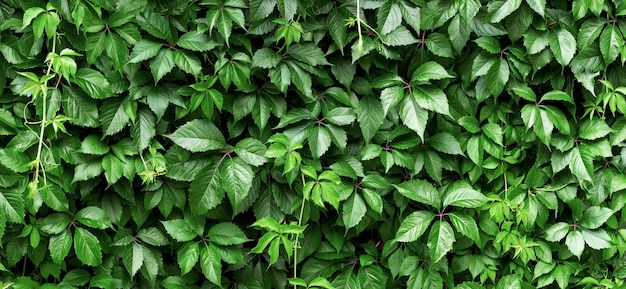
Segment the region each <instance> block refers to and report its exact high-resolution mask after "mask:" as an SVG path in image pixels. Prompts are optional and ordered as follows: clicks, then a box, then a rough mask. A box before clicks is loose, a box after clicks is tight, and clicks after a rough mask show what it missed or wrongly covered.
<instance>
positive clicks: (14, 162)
mask: <svg viewBox="0 0 626 289" xmlns="http://www.w3.org/2000/svg"><path fill="white" fill-rule="evenodd" d="M30 161H31V160H30V159H29V158H28V157H27V156H26V155H25V154H24V153H22V152H20V151H18V150H16V149H10V148H3V149H0V165H1V166H4V167H6V168H7V169H9V170H11V171H13V172H15V173H25V172H27V171H29V170H30V167H29V166H28V163H29V162H30Z"/></svg>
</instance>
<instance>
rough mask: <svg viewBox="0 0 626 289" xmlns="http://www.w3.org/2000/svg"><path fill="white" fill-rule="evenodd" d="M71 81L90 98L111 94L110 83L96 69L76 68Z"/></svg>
mask: <svg viewBox="0 0 626 289" xmlns="http://www.w3.org/2000/svg"><path fill="white" fill-rule="evenodd" d="M72 82H74V83H76V84H78V86H79V87H80V88H82V89H83V90H84V91H85V92H86V93H87V95H89V96H90V97H92V98H97V99H103V98H109V97H112V96H113V91H112V90H111V84H109V82H108V81H107V80H106V78H104V75H102V74H101V73H100V72H98V71H96V70H93V69H90V68H79V69H78V70H76V74H75V75H74V77H73V78H72Z"/></svg>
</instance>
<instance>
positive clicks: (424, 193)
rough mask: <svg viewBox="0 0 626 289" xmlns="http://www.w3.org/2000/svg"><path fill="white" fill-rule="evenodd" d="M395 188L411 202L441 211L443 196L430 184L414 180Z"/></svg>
mask: <svg viewBox="0 0 626 289" xmlns="http://www.w3.org/2000/svg"><path fill="white" fill-rule="evenodd" d="M393 186H394V187H395V188H396V189H397V190H398V192H399V193H400V194H402V195H403V196H405V197H407V198H409V199H411V200H414V201H416V202H420V203H423V204H426V205H429V206H432V207H434V208H435V209H441V206H442V203H441V196H440V195H439V192H438V191H437V189H435V187H434V186H433V185H432V184H430V183H429V182H426V181H423V180H418V179H414V180H410V181H406V182H403V183H401V184H399V185H393Z"/></svg>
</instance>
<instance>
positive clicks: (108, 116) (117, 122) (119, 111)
mask: <svg viewBox="0 0 626 289" xmlns="http://www.w3.org/2000/svg"><path fill="white" fill-rule="evenodd" d="M129 122H130V117H128V115H127V114H126V112H124V102H123V99H121V98H120V99H117V98H113V99H108V100H107V101H105V102H104V103H103V104H102V106H101V107H100V124H101V125H102V130H103V131H104V135H114V134H117V133H119V132H120V131H121V130H122V129H124V128H125V127H126V126H127V125H128V123H129Z"/></svg>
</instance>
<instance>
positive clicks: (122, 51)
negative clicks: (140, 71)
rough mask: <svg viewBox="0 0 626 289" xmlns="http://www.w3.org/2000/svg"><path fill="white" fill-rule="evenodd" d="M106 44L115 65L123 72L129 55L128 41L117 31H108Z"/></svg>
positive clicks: (108, 53)
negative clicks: (116, 32)
mask: <svg viewBox="0 0 626 289" xmlns="http://www.w3.org/2000/svg"><path fill="white" fill-rule="evenodd" d="M105 45H106V52H107V55H108V56H109V58H111V60H112V61H113V66H114V67H115V69H116V70H117V71H120V72H121V71H122V70H123V69H124V64H125V63H126V57H127V56H128V47H127V46H126V42H125V41H124V40H123V39H122V38H121V37H119V36H118V35H117V34H115V33H107V37H106V42H105Z"/></svg>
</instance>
